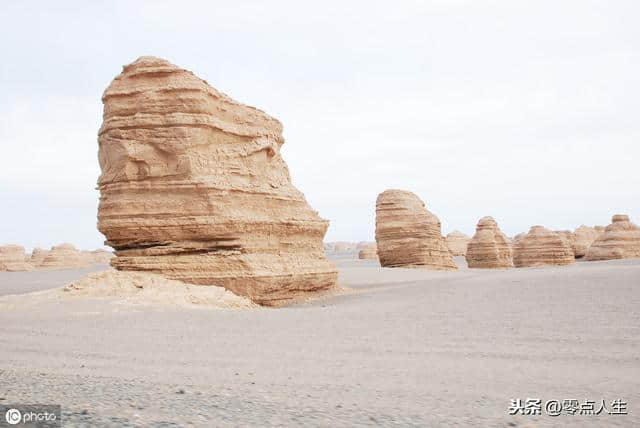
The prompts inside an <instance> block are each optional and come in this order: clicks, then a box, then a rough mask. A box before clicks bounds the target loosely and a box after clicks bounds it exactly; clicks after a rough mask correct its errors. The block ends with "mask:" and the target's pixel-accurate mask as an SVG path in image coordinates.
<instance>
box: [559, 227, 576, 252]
mask: <svg viewBox="0 0 640 428" xmlns="http://www.w3.org/2000/svg"><path fill="white" fill-rule="evenodd" d="M555 232H556V233H557V234H558V235H560V237H561V238H562V239H564V240H565V241H567V245H569V248H571V251H573V255H574V257H575V253H576V248H575V245H576V235H574V233H573V232H572V231H570V230H556V231H555Z"/></svg>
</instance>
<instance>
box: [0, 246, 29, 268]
mask: <svg viewBox="0 0 640 428" xmlns="http://www.w3.org/2000/svg"><path fill="white" fill-rule="evenodd" d="M31 269H33V265H32V264H31V263H29V259H28V258H27V255H26V254H25V252H24V247H22V246H20V245H3V246H0V272H1V271H8V272H16V271H23V270H31Z"/></svg>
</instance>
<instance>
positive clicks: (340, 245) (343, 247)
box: [333, 242, 356, 253]
mask: <svg viewBox="0 0 640 428" xmlns="http://www.w3.org/2000/svg"><path fill="white" fill-rule="evenodd" d="M355 250H356V244H355V243H353V242H334V243H333V252H334V253H350V252H353V251H355Z"/></svg>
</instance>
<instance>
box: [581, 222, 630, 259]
mask: <svg viewBox="0 0 640 428" xmlns="http://www.w3.org/2000/svg"><path fill="white" fill-rule="evenodd" d="M639 257H640V227H638V226H636V225H635V224H633V223H631V221H630V220H629V216H627V215H624V214H616V215H614V216H613V218H612V219H611V224H610V225H609V226H607V227H606V228H605V229H604V233H603V234H602V235H600V236H599V237H598V238H597V239H596V240H595V241H594V242H593V244H591V246H590V247H589V248H588V249H587V252H586V255H585V259H586V260H612V259H630V258H639Z"/></svg>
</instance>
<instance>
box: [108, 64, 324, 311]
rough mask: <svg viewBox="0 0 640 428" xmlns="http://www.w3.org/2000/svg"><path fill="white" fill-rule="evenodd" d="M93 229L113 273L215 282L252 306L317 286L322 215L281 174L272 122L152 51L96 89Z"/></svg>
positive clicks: (276, 126)
mask: <svg viewBox="0 0 640 428" xmlns="http://www.w3.org/2000/svg"><path fill="white" fill-rule="evenodd" d="M102 101H103V103H104V121H103V124H102V127H101V128H100V131H99V138H98V142H99V146H100V147H99V160H100V167H101V169H102V175H101V176H100V179H99V181H98V187H99V190H100V204H99V208H98V228H99V230H100V231H101V232H102V233H103V234H104V235H105V236H106V237H107V241H106V244H107V245H109V246H111V247H113V248H114V249H115V254H116V257H115V258H114V259H112V261H111V264H112V266H113V267H115V268H116V269H118V270H123V271H146V272H152V273H159V274H162V275H164V276H166V277H168V278H171V279H177V280H181V281H183V282H187V283H192V284H201V285H218V286H222V287H225V288H226V289H228V290H230V291H232V292H233V293H235V294H238V295H241V296H246V297H249V298H250V299H252V300H253V301H254V302H257V303H260V304H263V305H281V304H285V303H287V302H290V301H292V300H293V299H296V298H300V297H304V296H307V295H311V294H314V293H317V292H320V291H323V290H328V289H331V288H333V287H334V286H335V285H336V281H337V271H336V267H335V266H334V265H333V263H331V262H329V261H328V260H327V259H326V257H325V254H324V250H323V244H322V239H323V237H324V234H325V232H326V230H327V227H328V221H326V220H324V219H322V218H320V217H319V216H318V213H317V212H316V211H314V210H313V209H312V208H311V207H310V206H309V204H308V203H307V201H306V200H305V198H304V195H303V194H302V193H301V192H300V191H298V190H297V189H296V188H295V187H293V185H292V184H291V179H290V176H289V170H288V168H287V165H286V164H285V162H284V160H283V159H282V157H281V155H280V148H281V146H282V144H283V143H284V138H283V137H282V125H281V124H280V122H279V121H277V120H276V119H274V118H272V117H270V116H268V115H267V114H265V113H264V112H262V111H260V110H258V109H256V108H253V107H250V106H246V105H244V104H240V103H238V102H236V101H234V100H232V99H231V98H229V97H227V96H226V95H225V94H223V93H221V92H218V91H217V90H215V89H214V88H212V87H211V86H209V85H208V84H207V82H205V81H204V80H202V79H200V78H198V77H196V76H195V75H193V73H191V72H189V71H187V70H184V69H181V68H179V67H176V66H175V65H173V64H171V63H169V62H167V61H165V60H162V59H159V58H154V57H142V58H139V59H138V60H137V61H135V62H134V63H132V64H129V65H127V66H125V67H124V69H123V72H122V73H121V74H120V75H119V76H117V77H116V78H115V79H114V80H113V82H111V85H109V87H108V88H107V89H106V91H105V93H104V95H103V97H102Z"/></svg>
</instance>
